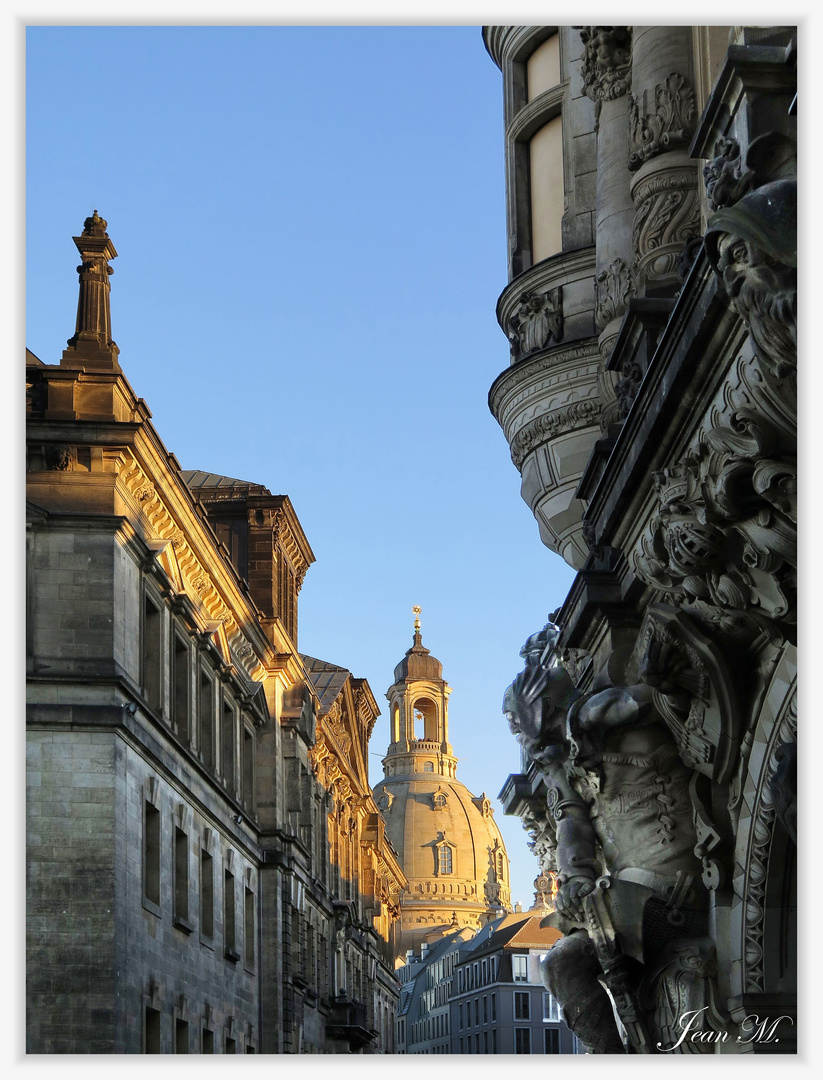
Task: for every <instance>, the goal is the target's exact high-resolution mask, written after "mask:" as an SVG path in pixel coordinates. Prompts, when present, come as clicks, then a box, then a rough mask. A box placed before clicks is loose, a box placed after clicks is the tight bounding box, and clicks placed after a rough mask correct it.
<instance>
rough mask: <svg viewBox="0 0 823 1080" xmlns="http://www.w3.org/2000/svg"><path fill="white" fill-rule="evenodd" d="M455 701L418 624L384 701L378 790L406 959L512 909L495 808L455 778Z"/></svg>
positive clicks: (505, 857)
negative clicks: (384, 741) (397, 879)
mask: <svg viewBox="0 0 823 1080" xmlns="http://www.w3.org/2000/svg"><path fill="white" fill-rule="evenodd" d="M415 610H416V612H417V614H419V609H415ZM450 694H451V687H450V686H448V684H447V683H446V682H445V680H444V679H443V665H442V664H441V663H440V661H439V660H437V659H435V657H433V656H432V655H431V653H430V652H429V650H428V649H427V648H425V646H424V645H423V642H422V640H421V637H420V622H419V619H416V620H415V626H414V641H413V643H412V646H411V648H410V649H409V650H408V651H407V653H406V655H405V657H404V658H403V660H401V661H400V663H399V664H398V665H397V667H396V668H395V669H394V683H393V684H392V686H390V687H389V690H388V692H387V694H386V697H387V698H388V701H389V712H390V716H389V723H390V732H391V739H390V742H389V746H388V749H387V751H386V756H385V758H384V759H383V779H382V780H381V781H380V783H379V784H377V785H376V786H375V788H374V794H375V799H376V801H377V805H378V807H379V808H380V811H381V814H382V817H383V820H384V822H385V825H386V836H387V838H388V839H389V841H390V842H391V844H392V846H393V847H394V849H395V850H396V851H397V854H398V856H399V859H400V864H401V866H402V867H403V873H404V874H405V875H406V878H407V879H408V887H407V889H406V890H405V891H404V893H403V895H402V896H401V898H400V910H401V933H400V946H401V952H403V951H405V950H406V949H409V948H416V947H417V946H418V945H419V944H420V943H421V942H423V941H425V940H436V938H437V937H438V936H439V935H441V934H444V933H449V932H451V931H452V930H454V929H455V927H457V926H461V927H462V926H469V927H472V928H479V927H482V926H484V925H485V924H486V922H488V921H489V920H490V919H493V918H497V917H498V916H499V915H501V914H502V913H503V912H504V911H506V910H509V907H510V894H509V860H508V856H507V855H506V848H505V844H504V843H503V837H502V835H501V833H500V830H499V828H498V826H497V822H496V821H495V820H494V811H493V810H492V807H491V803H490V801H489V799H488V798H487V797H486V795H485V794H482V795H479V796H475V795H473V794H472V793H471V792H470V791H469V789H468V788H467V787H466V786H465V784H461V783H460V781H459V780H457V778H456V773H457V764H458V759H457V757H456V756H455V754H454V751H453V749H452V746H451V744H450V743H449V721H448V699H449V696H450Z"/></svg>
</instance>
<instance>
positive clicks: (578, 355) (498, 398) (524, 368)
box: [489, 341, 600, 422]
mask: <svg viewBox="0 0 823 1080" xmlns="http://www.w3.org/2000/svg"><path fill="white" fill-rule="evenodd" d="M599 357H600V353H599V352H598V349H597V342H595V341H593V342H590V343H588V344H584V345H569V346H567V347H566V348H558V349H552V351H551V352H550V353H544V354H543V355H542V356H535V357H533V358H532V359H530V360H524V361H521V362H520V363H519V364H515V365H514V366H513V367H510V368H507V369H506V370H505V371H504V372H502V373H501V374H500V375H499V376H498V377H497V379H495V381H494V383H493V384H492V388H491V390H490V391H489V409H490V410H491V413H492V415H493V416H494V417H495V419H496V420H498V422H499V421H500V416H501V409H502V406H503V403H504V399H505V398H506V397H507V396H508V395H510V394H511V393H513V392H514V391H516V390H517V389H518V388H519V387H520V386H522V385H523V384H524V383H527V382H529V381H531V380H532V379H534V378H535V376H537V375H539V374H541V373H542V372H546V371H551V370H552V369H554V368H559V367H562V366H563V365H564V364H574V363H577V362H585V363H591V362H592V361H595V360H599Z"/></svg>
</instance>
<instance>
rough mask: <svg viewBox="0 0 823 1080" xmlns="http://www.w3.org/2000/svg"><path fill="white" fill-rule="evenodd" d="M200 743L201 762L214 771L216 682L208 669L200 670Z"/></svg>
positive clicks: (202, 668)
mask: <svg viewBox="0 0 823 1080" xmlns="http://www.w3.org/2000/svg"><path fill="white" fill-rule="evenodd" d="M198 712H199V725H198V736H199V737H198V743H199V751H200V760H201V761H202V762H203V764H204V765H205V767H206V768H207V769H211V770H213V769H214V681H213V679H212V678H211V676H210V675H209V674H208V673H207V669H206V668H205V666H204V667H201V668H200V693H199V700H198Z"/></svg>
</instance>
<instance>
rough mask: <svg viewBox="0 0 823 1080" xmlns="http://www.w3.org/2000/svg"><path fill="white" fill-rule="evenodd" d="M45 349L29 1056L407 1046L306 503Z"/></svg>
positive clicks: (91, 354) (94, 341)
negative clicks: (302, 633) (300, 607)
mask: <svg viewBox="0 0 823 1080" xmlns="http://www.w3.org/2000/svg"><path fill="white" fill-rule="evenodd" d="M106 228H107V223H106V222H105V221H104V220H103V218H101V217H100V216H99V215H98V214H97V212H95V213H94V214H93V215H92V216H91V217H90V218H87V219H86V221H85V223H84V230H83V233H82V235H80V236H78V237H75V238H74V239H75V244H76V246H77V248H78V250H79V252H80V256H81V266H80V267H79V268H78V269H79V274H80V297H79V302H78V312H77V326H76V332H75V334H74V336H73V337H72V338H71V340H70V341H69V343H68V344H69V347H68V348H67V349H66V350H65V351H64V352H63V355H62V359H61V361H60V363H59V364H45V363H43V362H42V361H41V360H39V359H38V358H37V357H36V356H34V355H33V354H32V353H29V352H27V355H26V390H27V394H26V398H27V400H26V414H27V415H26V419H27V463H26V493H27V500H28V501H27V515H26V517H27V565H26V577H27V580H26V586H27V588H26V595H27V600H26V604H27V610H26V673H27V684H28V685H27V716H26V726H27V821H28V828H27V872H28V877H27V880H28V889H27V897H26V921H27V1031H26V1045H27V1050H28V1052H30V1053H140V1052H143V1053H195V1054H196V1053H204V1054H212V1053H226V1054H235V1053H261V1052H262V1053H391V1052H393V1050H394V1015H395V1009H396V1003H397V998H398V994H399V983H398V981H397V978H396V976H395V974H394V960H395V956H396V953H397V934H396V929H395V927H396V923H397V920H398V916H399V894H400V892H401V890H402V889H403V888H404V886H405V883H406V882H405V877H404V876H403V873H402V870H401V868H400V866H399V864H398V861H397V858H396V856H395V854H394V853H393V852H392V851H391V848H390V846H389V844H388V842H387V840H386V836H385V829H384V826H383V823H382V821H381V820H380V815H379V813H378V809H377V806H376V804H375V801H374V798H373V795H372V792H371V789H370V787H369V783H368V772H367V768H366V762H367V760H368V758H367V755H368V741H369V737H370V735H371V733H372V729H373V726H374V721H375V717H376V716H377V715H378V712H379V710H378V708H377V704H376V702H375V700H374V697H373V695H372V693H371V690H370V689H369V685H368V683H367V682H366V681H365V679H357V678H354V677H353V676H352V675H351V674H350V673H349V672H348V671H347V670H346V669H344V668H341V667H338V666H336V665H333V664H329V663H325V662H323V661H320V660H316V659H314V658H313V657H309V656H305V655H303V654H301V653H300V652H299V651H298V645H297V625H298V619H297V599H298V594H299V591H300V587H301V585H302V583H303V578H304V576H305V574H306V571H307V570H308V568H309V566H310V565H311V564H312V563H313V562H314V554H313V553H312V550H311V547H310V545H309V542H308V539H307V538H306V536H305V534H304V533H303V530H302V528H301V525H300V522H299V520H298V517H297V514H296V513H295V511H294V508H293V507H292V505H291V502H290V500H289V498H288V496H286V495H273V494H272V493H271V492H270V491H269V490H268V489H267V488H266V487H264V486H263V485H262V484H255V483H250V482H247V481H243V480H237V479H234V478H232V477H227V476H220V475H217V474H213V473H208V472H200V471H183V470H181V468H180V465H179V463H178V462H177V460H176V458H175V457H174V455H173V454H170V453H169V452H168V451H167V450H166V448H165V446H164V445H163V443H162V441H161V439H160V436H159V434H158V432H157V430H156V429H155V427H154V425H153V424H152V422H151V413H150V412H149V409H148V408H147V406H146V403H145V402H144V401H143V399H142V398H139V397H137V396H136V394H135V393H134V391H133V390H132V388H131V386H130V385H129V383H128V381H127V379H126V377H125V375H124V373H123V369H122V368H121V366H120V363H119V360H118V356H119V349H118V348H117V346H116V345H115V344H114V342H113V341H112V340H111V320H110V312H109V288H110V286H109V277H110V275H111V267H110V266H109V265H108V260H109V259H113V258H114V257H115V256H116V254H117V252H116V251H115V249H114V245H113V244H112V242H111V240H110V239H109V237H108V233H107V232H106Z"/></svg>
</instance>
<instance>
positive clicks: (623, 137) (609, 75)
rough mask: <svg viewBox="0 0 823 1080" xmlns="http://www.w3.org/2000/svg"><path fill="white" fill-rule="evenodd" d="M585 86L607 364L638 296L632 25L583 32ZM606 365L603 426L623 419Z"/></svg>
mask: <svg viewBox="0 0 823 1080" xmlns="http://www.w3.org/2000/svg"><path fill="white" fill-rule="evenodd" d="M580 37H581V39H582V41H583V45H584V47H585V51H584V54H583V68H582V75H583V90H584V93H585V94H586V96H587V97H588V98H591V100H592V101H593V102H594V106H595V117H596V120H595V132H596V134H597V201H596V216H595V242H596V245H597V257H596V269H595V324H596V326H597V329H598V331H599V332H600V336H599V339H598V347H599V349H600V355H601V357H602V358H603V365H604V364H605V361H606V360H607V359H608V357H609V355H610V353H611V351H612V346H613V344H614V339H615V338H616V336H617V332H618V330H619V328H620V321H621V319H622V317H623V313H624V311H625V310H626V304H627V303H628V300H629V298H630V297H631V296H633V295H634V284H633V278H632V268H631V262H632V222H633V218H634V207H633V203H632V198H631V191H630V187H629V182H630V179H631V177H630V174H629V171H628V168H627V165H626V147H627V144H628V132H629V98H628V90H629V87H630V85H631V78H632V30H631V27H628V26H585V27H583V28H582V30H581V32H580ZM603 365H601V368H600V372H599V374H598V385H599V388H600V396H601V400H602V402H603V411H602V414H601V420H600V423H601V427H602V428H603V430H604V431H605V430H607V429H608V427H609V426H610V425H611V424H613V423H615V422H616V421H617V420H619V410H618V404H617V397H616V396H615V392H614V381H615V376H614V373H612V372H609V371H606V370H605V367H604V366H603Z"/></svg>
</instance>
